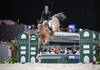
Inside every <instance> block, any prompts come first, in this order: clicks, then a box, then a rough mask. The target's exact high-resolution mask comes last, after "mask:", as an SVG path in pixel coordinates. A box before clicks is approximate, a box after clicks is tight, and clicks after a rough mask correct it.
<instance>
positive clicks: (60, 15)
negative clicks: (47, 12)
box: [53, 12, 66, 20]
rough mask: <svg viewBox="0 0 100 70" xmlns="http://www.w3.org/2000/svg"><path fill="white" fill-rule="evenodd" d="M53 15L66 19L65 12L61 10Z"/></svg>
mask: <svg viewBox="0 0 100 70" xmlns="http://www.w3.org/2000/svg"><path fill="white" fill-rule="evenodd" d="M53 16H55V17H57V18H58V19H60V20H64V19H66V16H65V14H64V13H63V12H60V13H57V14H55V15H53Z"/></svg>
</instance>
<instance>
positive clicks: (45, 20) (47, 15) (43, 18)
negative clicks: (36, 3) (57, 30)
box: [40, 5, 51, 25]
mask: <svg viewBox="0 0 100 70" xmlns="http://www.w3.org/2000/svg"><path fill="white" fill-rule="evenodd" d="M50 17H51V12H50V11H49V7H48V6H47V5H45V7H44V11H43V12H42V15H41V20H40V22H41V23H43V24H47V25H48V21H49V20H50Z"/></svg>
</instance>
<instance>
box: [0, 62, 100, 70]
mask: <svg viewBox="0 0 100 70" xmlns="http://www.w3.org/2000/svg"><path fill="white" fill-rule="evenodd" d="M0 70H100V65H93V64H81V63H78V64H40V63H35V64H32V63H26V64H19V63H17V64H0Z"/></svg>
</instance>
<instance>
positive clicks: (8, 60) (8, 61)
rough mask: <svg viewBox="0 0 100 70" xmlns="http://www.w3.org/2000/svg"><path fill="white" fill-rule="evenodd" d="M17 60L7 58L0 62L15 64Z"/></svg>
mask: <svg viewBox="0 0 100 70" xmlns="http://www.w3.org/2000/svg"><path fill="white" fill-rule="evenodd" d="M16 62H17V59H16V57H8V58H7V59H5V60H4V61H3V62H0V63H1V64H5V63H16Z"/></svg>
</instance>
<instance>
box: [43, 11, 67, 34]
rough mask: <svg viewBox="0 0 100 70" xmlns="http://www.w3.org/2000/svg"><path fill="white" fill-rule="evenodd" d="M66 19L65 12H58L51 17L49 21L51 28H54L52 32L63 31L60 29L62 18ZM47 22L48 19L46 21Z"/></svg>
mask: <svg viewBox="0 0 100 70" xmlns="http://www.w3.org/2000/svg"><path fill="white" fill-rule="evenodd" d="M64 19H66V16H65V15H64V14H63V12H60V13H57V14H55V15H53V16H52V17H51V20H49V21H48V25H49V28H51V29H52V32H53V33H54V32H56V31H61V30H60V20H64ZM44 22H45V23H47V22H46V21H44ZM44 22H43V24H44Z"/></svg>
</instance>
